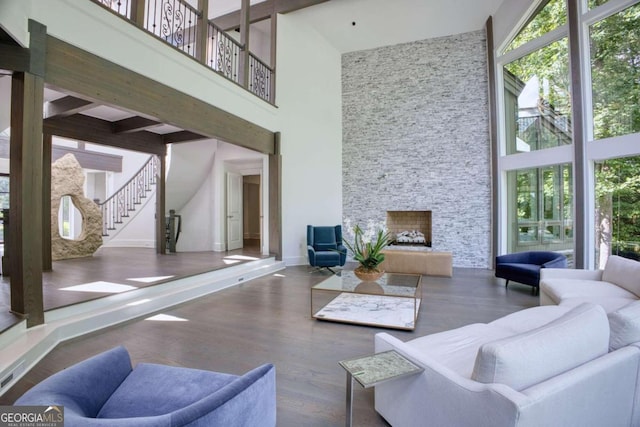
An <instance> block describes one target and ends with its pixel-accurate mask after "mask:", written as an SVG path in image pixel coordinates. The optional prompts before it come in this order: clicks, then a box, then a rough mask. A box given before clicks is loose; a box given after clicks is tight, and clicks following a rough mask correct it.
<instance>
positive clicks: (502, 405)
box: [375, 332, 534, 427]
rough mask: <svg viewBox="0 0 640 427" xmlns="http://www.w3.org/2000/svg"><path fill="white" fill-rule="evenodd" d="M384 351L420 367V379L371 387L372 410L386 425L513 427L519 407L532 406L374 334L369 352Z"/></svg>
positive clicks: (517, 394) (529, 401)
mask: <svg viewBox="0 0 640 427" xmlns="http://www.w3.org/2000/svg"><path fill="white" fill-rule="evenodd" d="M387 350H396V351H397V352H398V353H400V354H402V355H403V356H405V357H406V358H408V359H410V360H411V361H412V362H413V363H415V364H417V365H419V366H421V367H423V368H424V372H422V373H421V374H417V375H412V376H408V377H404V378H400V379H395V380H392V381H388V382H385V383H383V384H380V385H377V386H376V387H375V408H376V411H377V412H378V413H380V414H381V415H382V416H383V417H384V418H385V419H386V420H387V421H388V422H389V423H390V424H392V425H414V426H415V425H424V420H429V423H430V425H473V426H478V427H495V426H509V425H510V426H513V425H516V424H517V419H518V413H519V411H520V410H521V408H525V407H527V406H530V405H532V404H533V403H534V402H533V400H532V399H530V398H529V397H527V396H526V395H524V394H522V393H520V392H518V391H515V390H513V389H512V388H510V387H507V386H506V385H504V384H482V383H478V382H476V381H472V380H470V379H468V378H465V377H462V376H460V375H458V374H457V373H456V372H454V371H452V370H451V369H449V368H447V367H445V366H443V365H441V364H440V363H438V362H436V361H434V360H431V359H430V358H429V357H428V356H426V355H424V354H421V353H420V352H418V351H417V350H415V349H414V348H412V347H411V346H410V345H407V344H406V343H404V342H402V341H400V340H398V339H397V338H394V337H393V336H391V335H389V334H387V333H385V332H383V333H378V334H376V336H375V351H376V352H382V351H387ZM487 408H491V411H487ZM478 414H483V416H481V417H478Z"/></svg>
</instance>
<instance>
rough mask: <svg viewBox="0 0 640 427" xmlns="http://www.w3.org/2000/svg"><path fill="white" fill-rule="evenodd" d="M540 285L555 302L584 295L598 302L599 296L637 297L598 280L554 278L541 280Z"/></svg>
mask: <svg viewBox="0 0 640 427" xmlns="http://www.w3.org/2000/svg"><path fill="white" fill-rule="evenodd" d="M540 287H541V289H542V291H543V292H545V293H546V294H548V295H549V296H550V297H551V298H552V299H553V300H554V301H556V302H560V301H563V300H565V299H567V298H584V297H589V298H590V299H591V301H592V302H598V300H599V299H601V298H628V299H637V296H636V295H635V294H633V293H631V292H629V291H628V290H626V289H623V288H621V287H620V286H617V285H615V284H613V283H610V282H605V281H600V280H583V279H561V278H555V279H549V280H543V281H542V282H541V284H540Z"/></svg>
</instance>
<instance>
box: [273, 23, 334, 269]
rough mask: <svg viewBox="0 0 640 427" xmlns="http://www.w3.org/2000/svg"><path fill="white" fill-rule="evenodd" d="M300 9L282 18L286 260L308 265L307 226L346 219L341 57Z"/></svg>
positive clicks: (280, 64) (279, 79)
mask: <svg viewBox="0 0 640 427" xmlns="http://www.w3.org/2000/svg"><path fill="white" fill-rule="evenodd" d="M295 15H296V13H295V12H294V13H291V14H286V15H279V16H278V49H277V66H278V73H277V76H276V77H277V86H276V88H277V96H276V99H277V100H278V104H279V105H280V110H281V118H282V120H281V121H280V129H281V130H282V139H281V142H282V229H283V232H282V234H283V241H282V246H283V261H285V263H286V264H287V265H295V264H305V263H307V259H306V226H307V224H315V225H329V224H341V223H342V99H341V93H342V91H341V75H340V74H341V56H340V53H339V52H338V51H337V50H335V49H334V48H333V47H331V46H330V45H329V43H327V42H326V41H325V40H324V39H322V37H321V36H320V35H319V34H318V33H316V32H315V31H313V30H311V29H310V28H309V27H308V26H307V25H305V24H304V22H302V21H301V20H299V19H296V16H295Z"/></svg>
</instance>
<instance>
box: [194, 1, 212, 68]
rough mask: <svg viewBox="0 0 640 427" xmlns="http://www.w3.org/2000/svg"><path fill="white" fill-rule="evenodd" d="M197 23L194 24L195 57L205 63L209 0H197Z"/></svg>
mask: <svg viewBox="0 0 640 427" xmlns="http://www.w3.org/2000/svg"><path fill="white" fill-rule="evenodd" d="M198 11H199V12H200V16H199V17H198V23H197V24H196V59H197V60H198V61H200V63H202V64H205V65H207V43H208V41H209V0H198Z"/></svg>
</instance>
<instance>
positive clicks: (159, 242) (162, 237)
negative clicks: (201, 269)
mask: <svg viewBox="0 0 640 427" xmlns="http://www.w3.org/2000/svg"><path fill="white" fill-rule="evenodd" d="M166 158H167V156H166V153H165V154H162V155H159V156H158V160H159V166H158V176H157V177H156V252H157V253H159V254H166V253H167V237H166V235H167V230H166V227H167V224H166V218H165V209H166V208H165V189H166V187H165V181H164V178H165V175H166V168H167V166H166Z"/></svg>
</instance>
